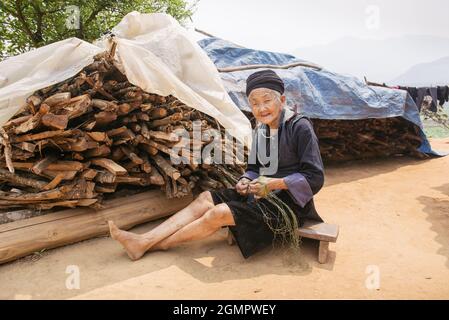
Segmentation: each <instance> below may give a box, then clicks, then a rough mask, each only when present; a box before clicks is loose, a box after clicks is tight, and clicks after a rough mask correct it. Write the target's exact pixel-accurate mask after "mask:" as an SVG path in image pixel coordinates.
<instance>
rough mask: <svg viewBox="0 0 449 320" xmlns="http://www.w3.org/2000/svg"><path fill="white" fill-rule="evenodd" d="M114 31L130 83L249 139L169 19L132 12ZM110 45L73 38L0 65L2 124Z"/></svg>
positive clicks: (198, 52)
mask: <svg viewBox="0 0 449 320" xmlns="http://www.w3.org/2000/svg"><path fill="white" fill-rule="evenodd" d="M112 32H113V34H115V38H114V39H115V41H116V42H117V50H116V58H117V62H118V66H119V68H120V69H121V70H123V71H124V72H125V74H126V76H127V78H128V80H129V81H130V82H131V83H132V84H134V85H137V86H139V87H141V88H143V89H144V90H146V91H148V92H150V93H156V94H160V95H163V96H168V95H173V96H175V97H176V98H178V99H179V100H181V101H182V102H184V103H185V104H186V105H188V106H190V107H192V108H196V109H198V110H199V111H202V112H204V113H206V114H208V115H210V116H211V117H214V118H215V119H217V121H219V122H220V123H221V124H222V125H223V127H225V128H226V129H229V130H230V133H231V134H232V135H233V136H235V137H236V138H238V139H239V140H241V141H245V137H248V136H249V137H250V136H251V125H250V123H249V120H248V119H247V118H246V117H245V115H244V114H243V113H242V112H240V110H239V108H238V107H237V106H236V105H235V104H234V103H233V102H232V100H231V98H230V97H229V95H228V94H227V92H226V90H225V88H224V86H223V83H222V82H221V79H220V76H219V74H218V72H217V69H216V68H215V66H214V64H213V63H212V61H211V60H210V59H209V58H208V56H207V55H206V54H205V52H204V51H203V50H202V49H201V47H200V46H199V45H198V44H197V43H196V41H194V40H193V39H192V38H191V37H190V36H189V34H188V32H187V30H185V29H184V28H183V27H181V26H180V25H179V24H178V22H177V21H176V20H175V19H173V18H172V17H171V16H169V15H167V14H140V13H138V12H131V13H129V14H127V15H126V16H125V17H124V18H123V19H122V21H121V22H120V23H119V24H118V25H117V26H116V27H115V28H114V29H113V30H112ZM110 45H111V42H110V41H109V40H108V39H101V40H99V41H97V42H96V43H95V44H90V43H87V42H85V41H82V40H80V39H77V38H70V39H66V40H63V41H59V42H56V43H53V44H50V45H47V46H44V47H41V48H38V49H36V50H32V51H30V52H27V53H24V54H22V55H19V56H15V57H11V58H9V59H6V60H4V61H2V62H0V125H1V124H3V123H5V122H6V121H7V120H9V119H10V118H11V117H12V116H13V115H14V114H15V113H16V112H17V111H18V110H19V109H20V107H22V106H23V105H24V104H25V101H26V98H27V97H28V96H29V95H31V94H32V93H33V92H34V91H36V90H39V89H42V88H45V87H47V86H50V85H53V84H56V83H58V82H61V81H63V80H66V79H67V78H69V77H72V76H74V75H75V74H77V73H78V72H80V71H81V70H82V69H83V68H84V67H85V66H87V65H88V64H90V63H92V62H93V56H94V55H95V54H97V53H99V52H102V51H104V50H105V49H106V50H107V49H109V47H110ZM246 142H247V143H248V140H246Z"/></svg>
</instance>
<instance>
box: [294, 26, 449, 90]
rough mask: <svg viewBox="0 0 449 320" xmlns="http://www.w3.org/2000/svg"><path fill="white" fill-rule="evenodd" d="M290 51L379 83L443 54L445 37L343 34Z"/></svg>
mask: <svg viewBox="0 0 449 320" xmlns="http://www.w3.org/2000/svg"><path fill="white" fill-rule="evenodd" d="M292 53H293V54H294V55H295V56H297V57H298V58H301V59H304V60H309V61H312V62H315V63H317V64H320V65H321V66H322V67H324V68H325V69H328V70H330V71H334V72H338V73H344V74H351V75H354V76H357V77H359V78H360V79H363V77H364V76H366V77H367V79H368V80H369V81H374V82H381V83H383V82H387V81H389V80H391V79H396V78H397V77H398V76H399V75H401V74H403V73H405V72H406V71H407V70H408V69H410V68H411V67H413V66H415V65H417V64H420V63H425V62H430V61H435V60H437V59H440V58H443V57H446V56H447V55H448V53H449V38H444V37H435V36H419V35H408V36H401V37H394V38H386V39H382V40H379V39H361V38H355V37H345V38H341V39H339V40H336V41H334V42H331V43H329V44H327V45H318V46H311V47H303V48H299V49H297V50H294V52H292ZM388 84H390V85H395V84H396V83H393V82H391V83H388Z"/></svg>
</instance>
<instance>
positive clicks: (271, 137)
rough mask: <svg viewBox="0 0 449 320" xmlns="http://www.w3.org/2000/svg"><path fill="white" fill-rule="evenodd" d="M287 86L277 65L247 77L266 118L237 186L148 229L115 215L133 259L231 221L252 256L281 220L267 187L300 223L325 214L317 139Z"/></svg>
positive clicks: (116, 233)
mask: <svg viewBox="0 0 449 320" xmlns="http://www.w3.org/2000/svg"><path fill="white" fill-rule="evenodd" d="M283 94H284V83H283V81H282V80H281V79H280V78H279V77H278V75H277V74H276V73H275V72H273V71H271V70H264V71H259V72H256V73H254V74H252V75H250V76H249V77H248V79H247V89H246V95H247V96H248V100H249V103H250V105H251V109H252V112H253V115H254V117H255V118H256V120H257V121H258V123H259V125H258V127H257V129H256V130H255V135H254V137H253V145H252V148H251V154H250V160H252V161H251V162H250V163H249V164H248V170H247V171H246V173H245V174H244V175H243V176H242V177H241V178H240V179H239V181H238V182H237V184H236V186H235V189H226V190H222V191H206V192H203V193H201V194H200V195H199V196H198V197H197V198H196V199H195V200H194V201H193V202H192V203H191V204H190V205H189V206H187V207H186V208H184V209H182V210H181V211H179V212H178V213H176V214H175V215H173V216H171V217H170V218H169V219H167V220H166V221H164V222H163V223H162V224H160V225H159V226H157V227H156V228H154V229H153V230H151V231H149V232H147V233H145V234H135V233H131V232H126V231H123V230H120V229H118V228H117V227H116V226H115V225H114V223H113V222H112V221H110V222H109V228H110V233H111V237H112V238H113V239H115V240H117V241H118V242H120V243H121V244H122V245H123V247H124V248H125V250H126V252H127V253H128V256H129V257H130V258H131V259H132V260H136V259H139V258H140V257H142V256H143V255H144V254H145V252H147V251H154V250H167V249H169V248H171V247H174V246H177V245H179V244H180V243H184V242H188V241H193V240H199V239H204V238H206V237H208V236H210V235H212V234H213V233H215V232H216V231H218V230H220V228H222V227H225V226H228V227H229V230H230V231H231V232H232V234H233V236H234V238H235V240H236V242H237V245H238V247H239V248H240V251H241V252H242V255H243V257H245V258H248V257H249V256H251V255H252V254H254V253H256V252H257V251H260V250H261V249H263V248H265V247H267V246H269V245H271V244H272V243H273V241H274V239H275V236H276V235H275V232H274V230H275V229H276V228H277V227H278V226H279V223H281V220H282V218H281V215H282V213H281V212H280V211H281V209H280V207H279V206H278V205H275V204H273V202H272V201H268V199H267V198H266V196H267V195H268V194H273V193H274V194H276V196H277V197H276V198H277V199H279V200H280V202H281V203H282V204H283V205H285V206H288V208H289V212H293V213H294V214H293V217H292V218H293V219H295V220H296V221H295V222H296V223H297V224H302V223H303V221H304V220H305V219H313V220H318V221H322V220H321V218H320V217H319V215H318V214H317V212H316V210H315V207H314V203H313V195H314V194H316V193H317V192H318V191H319V190H320V189H321V187H322V186H323V182H324V172H323V163H322V160H321V155H320V151H319V147H318V139H317V137H316V135H315V133H314V131H313V127H312V124H311V123H310V121H309V120H308V119H307V118H306V117H304V116H301V115H298V114H295V113H293V112H292V111H290V110H289V109H288V108H286V107H284V106H285V101H286V98H285V96H284V95H283ZM268 146H271V147H270V148H268ZM268 150H271V152H268ZM269 153H271V154H269ZM272 153H274V154H272ZM266 159H269V161H266ZM273 168H274V169H273ZM273 170H274V171H273ZM290 209H291V210H290Z"/></svg>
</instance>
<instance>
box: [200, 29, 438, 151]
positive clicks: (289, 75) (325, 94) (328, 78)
mask: <svg viewBox="0 0 449 320" xmlns="http://www.w3.org/2000/svg"><path fill="white" fill-rule="evenodd" d="M199 45H200V46H201V47H202V48H203V50H205V51H206V53H207V54H208V56H209V58H211V60H212V61H213V62H214V63H215V65H216V66H217V68H226V67H236V66H244V65H253V64H270V65H284V64H290V63H293V62H305V61H304V60H300V59H297V58H296V57H294V56H292V55H288V54H283V53H275V52H268V51H259V50H253V49H247V48H243V47H240V46H238V45H235V44H233V43H231V42H228V41H225V40H222V39H218V38H213V37H211V38H206V39H203V40H200V41H199ZM258 70H261V69H252V70H243V71H234V72H222V73H220V76H221V78H222V80H223V83H224V85H225V88H226V90H227V91H228V93H229V95H230V96H231V98H232V100H233V101H234V102H235V104H237V105H238V106H239V108H240V109H241V110H244V111H251V109H250V107H249V105H248V101H247V98H246V95H245V88H246V78H247V77H248V76H249V75H250V74H251V73H253V72H255V71H258ZM273 70H274V71H275V72H276V73H277V74H278V75H279V76H280V77H281V78H282V79H283V80H284V82H285V88H286V91H285V94H286V96H287V103H288V106H289V107H290V108H291V109H292V110H296V111H298V112H300V113H303V114H305V115H306V116H308V117H310V118H317V119H335V120H342V119H345V120H358V119H366V118H388V117H398V116H400V117H403V118H404V119H406V120H408V121H411V122H412V123H414V124H416V125H417V126H419V128H420V129H421V130H420V134H421V136H422V138H423V143H422V145H421V146H420V148H419V149H418V150H419V151H421V152H424V153H428V154H433V155H442V153H441V154H440V153H439V152H435V151H433V150H432V149H431V146H430V144H429V141H428V140H427V137H426V136H425V134H424V132H423V131H422V129H423V125H422V122H421V119H420V116H419V112H418V108H417V107H416V104H415V102H414V101H413V99H412V98H411V96H410V95H409V94H408V93H407V91H404V90H396V89H389V88H383V87H375V86H368V85H366V84H365V83H364V82H362V81H360V80H359V79H358V78H356V77H353V76H349V75H342V74H337V73H334V72H331V71H328V70H325V69H321V70H318V69H314V68H309V67H301V66H299V67H293V68H289V69H273Z"/></svg>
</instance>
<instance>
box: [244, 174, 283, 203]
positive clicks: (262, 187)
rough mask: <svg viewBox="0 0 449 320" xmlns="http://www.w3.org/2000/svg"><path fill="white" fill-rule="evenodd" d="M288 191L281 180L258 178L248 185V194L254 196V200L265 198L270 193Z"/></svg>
mask: <svg viewBox="0 0 449 320" xmlns="http://www.w3.org/2000/svg"><path fill="white" fill-rule="evenodd" d="M278 189H288V187H287V185H286V184H285V182H284V179H282V178H267V177H262V176H261V177H259V178H258V179H256V180H253V181H251V182H250V184H249V193H251V194H254V196H255V198H256V199H259V198H265V197H266V196H267V195H268V194H269V193H270V192H271V191H273V190H278Z"/></svg>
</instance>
